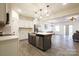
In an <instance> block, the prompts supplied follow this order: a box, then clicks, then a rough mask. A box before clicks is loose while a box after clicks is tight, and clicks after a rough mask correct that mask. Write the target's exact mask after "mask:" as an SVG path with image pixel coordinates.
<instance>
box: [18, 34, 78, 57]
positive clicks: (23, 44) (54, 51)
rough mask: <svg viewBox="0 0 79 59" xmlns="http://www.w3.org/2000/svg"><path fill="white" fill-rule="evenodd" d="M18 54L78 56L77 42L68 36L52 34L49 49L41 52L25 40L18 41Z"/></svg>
mask: <svg viewBox="0 0 79 59" xmlns="http://www.w3.org/2000/svg"><path fill="white" fill-rule="evenodd" d="M19 47H20V48H19V55H22V56H78V55H79V42H73V39H72V38H70V37H69V36H62V35H53V36H52V47H51V49H49V50H47V51H46V52H43V51H41V50H39V49H37V48H35V47H34V46H32V45H30V44H29V43H28V41H27V40H22V41H20V43H19Z"/></svg>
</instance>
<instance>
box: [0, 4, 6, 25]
mask: <svg viewBox="0 0 79 59" xmlns="http://www.w3.org/2000/svg"><path fill="white" fill-rule="evenodd" d="M5 23H6V4H5V3H0V26H2V25H4V24H5Z"/></svg>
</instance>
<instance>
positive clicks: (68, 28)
mask: <svg viewBox="0 0 79 59" xmlns="http://www.w3.org/2000/svg"><path fill="white" fill-rule="evenodd" d="M64 35H68V36H70V37H71V36H72V35H73V25H64Z"/></svg>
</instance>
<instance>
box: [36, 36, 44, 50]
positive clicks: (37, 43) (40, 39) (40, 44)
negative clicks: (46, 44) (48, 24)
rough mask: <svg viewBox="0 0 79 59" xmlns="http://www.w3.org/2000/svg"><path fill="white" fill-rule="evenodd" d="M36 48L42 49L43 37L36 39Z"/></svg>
mask: <svg viewBox="0 0 79 59" xmlns="http://www.w3.org/2000/svg"><path fill="white" fill-rule="evenodd" d="M36 47H38V48H40V49H43V37H42V36H37V37H36Z"/></svg>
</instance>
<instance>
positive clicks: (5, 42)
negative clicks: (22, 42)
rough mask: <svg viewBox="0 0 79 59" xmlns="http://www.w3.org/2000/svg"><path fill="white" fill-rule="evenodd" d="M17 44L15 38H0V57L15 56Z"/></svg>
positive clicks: (12, 36)
mask: <svg viewBox="0 0 79 59" xmlns="http://www.w3.org/2000/svg"><path fill="white" fill-rule="evenodd" d="M18 43H19V41H18V37H17V36H14V35H11V36H0V56H17V55H18Z"/></svg>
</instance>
